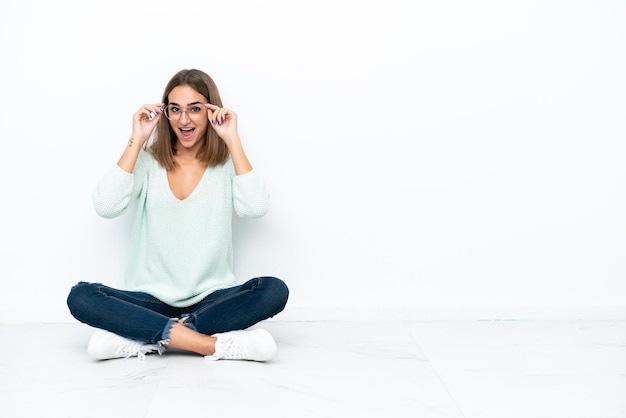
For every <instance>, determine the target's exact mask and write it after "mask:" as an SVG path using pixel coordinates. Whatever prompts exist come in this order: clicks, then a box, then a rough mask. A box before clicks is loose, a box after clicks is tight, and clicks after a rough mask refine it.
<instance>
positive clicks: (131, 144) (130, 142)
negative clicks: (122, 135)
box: [128, 137, 135, 148]
mask: <svg viewBox="0 0 626 418" xmlns="http://www.w3.org/2000/svg"><path fill="white" fill-rule="evenodd" d="M133 142H135V138H132V137H131V138H130V139H129V140H128V148H130V147H132V146H133Z"/></svg>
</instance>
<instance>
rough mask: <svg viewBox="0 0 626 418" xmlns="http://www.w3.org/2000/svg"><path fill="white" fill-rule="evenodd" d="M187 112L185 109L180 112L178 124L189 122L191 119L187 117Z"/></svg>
mask: <svg viewBox="0 0 626 418" xmlns="http://www.w3.org/2000/svg"><path fill="white" fill-rule="evenodd" d="M187 110H188V109H185V110H183V111H182V112H180V119H179V122H181V123H187V122H189V121H190V120H191V118H190V117H189V115H188V114H187Z"/></svg>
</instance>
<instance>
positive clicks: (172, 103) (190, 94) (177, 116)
mask: <svg viewBox="0 0 626 418" xmlns="http://www.w3.org/2000/svg"><path fill="white" fill-rule="evenodd" d="M205 103H207V99H206V97H204V96H203V95H201V94H200V93H198V92H197V91H196V90H194V89H193V88H192V87H190V86H177V87H174V89H173V90H172V91H171V92H170V94H169V95H168V106H167V109H166V111H167V115H168V118H169V121H170V126H171V127H172V130H173V131H174V133H175V134H176V138H177V139H178V144H180V145H181V146H182V147H184V148H186V149H193V148H199V147H200V146H201V143H202V139H203V138H204V137H205V135H206V130H207V129H208V126H209V118H208V113H207V109H206V107H205V106H204V104H205Z"/></svg>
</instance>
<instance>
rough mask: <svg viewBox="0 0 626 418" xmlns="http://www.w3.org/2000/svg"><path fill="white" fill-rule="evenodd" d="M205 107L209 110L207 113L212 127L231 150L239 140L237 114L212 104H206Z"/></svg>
mask: <svg viewBox="0 0 626 418" xmlns="http://www.w3.org/2000/svg"><path fill="white" fill-rule="evenodd" d="M205 106H206V108H207V109H208V112H207V113H208V116H209V122H210V123H211V126H212V127H213V129H214V130H215V132H216V133H217V134H218V135H219V137H220V138H222V140H223V141H224V142H225V143H226V145H227V146H228V147H229V148H230V144H231V143H232V141H233V140H236V139H237V138H239V133H238V132H237V114H236V113H235V112H233V111H232V110H230V109H226V108H224V107H218V106H215V105H213V104H210V103H206V104H205Z"/></svg>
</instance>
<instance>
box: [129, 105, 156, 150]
mask: <svg viewBox="0 0 626 418" xmlns="http://www.w3.org/2000/svg"><path fill="white" fill-rule="evenodd" d="M163 105H164V103H157V104H146V105H143V106H141V108H140V109H139V110H137V111H136V112H135V114H134V115H133V132H132V135H131V137H132V138H133V139H134V141H135V143H136V144H137V145H138V146H142V145H143V144H144V143H145V142H146V141H147V140H148V138H150V134H151V133H152V131H153V130H154V128H155V127H156V125H157V122H158V121H159V119H161V116H163Z"/></svg>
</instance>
